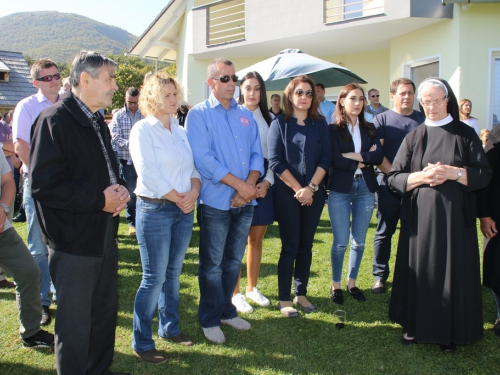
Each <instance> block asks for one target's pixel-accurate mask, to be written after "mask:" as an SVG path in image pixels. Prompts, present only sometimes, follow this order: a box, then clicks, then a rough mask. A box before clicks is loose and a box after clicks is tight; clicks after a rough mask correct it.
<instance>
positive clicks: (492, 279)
mask: <svg viewBox="0 0 500 375" xmlns="http://www.w3.org/2000/svg"><path fill="white" fill-rule="evenodd" d="M484 152H486V156H487V157H488V161H489V162H490V166H491V169H492V171H493V178H492V179H491V181H490V184H489V185H488V187H486V188H485V189H483V190H481V191H479V193H478V197H477V198H478V199H477V211H478V212H477V214H478V217H479V220H480V222H481V231H482V232H483V235H484V236H485V237H486V238H488V239H489V241H488V244H487V245H486V249H485V250H484V256H483V285H484V286H487V287H489V288H491V289H492V292H493V297H494V299H495V303H496V305H497V316H496V320H495V323H494V325H493V331H494V332H495V334H497V335H499V336H500V234H498V230H499V229H500V126H496V127H494V128H493V129H491V132H490V134H489V136H488V141H487V142H486V147H485V148H484Z"/></svg>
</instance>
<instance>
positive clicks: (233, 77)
mask: <svg viewBox="0 0 500 375" xmlns="http://www.w3.org/2000/svg"><path fill="white" fill-rule="evenodd" d="M212 79H216V80H219V81H221V82H222V83H228V82H229V80H231V79H232V80H233V82H238V76H237V75H236V74H233V75H232V76H227V75H226V76H220V77H219V78H212Z"/></svg>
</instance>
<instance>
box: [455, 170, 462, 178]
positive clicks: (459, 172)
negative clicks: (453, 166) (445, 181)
mask: <svg viewBox="0 0 500 375" xmlns="http://www.w3.org/2000/svg"><path fill="white" fill-rule="evenodd" d="M460 177H462V168H458V173H457V179H456V180H455V181H458V180H460Z"/></svg>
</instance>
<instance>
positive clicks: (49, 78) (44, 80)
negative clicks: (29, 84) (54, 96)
mask: <svg viewBox="0 0 500 375" xmlns="http://www.w3.org/2000/svg"><path fill="white" fill-rule="evenodd" d="M53 79H55V80H56V81H59V80H60V79H61V75H60V74H59V73H56V74H53V75H48V76H43V77H40V78H37V79H36V81H43V82H50V81H52V80H53Z"/></svg>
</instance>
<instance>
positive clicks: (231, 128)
mask: <svg viewBox="0 0 500 375" xmlns="http://www.w3.org/2000/svg"><path fill="white" fill-rule="evenodd" d="M186 131H187V136H188V140H189V144H190V146H191V149H192V150H193V156H194V163H195V165H196V168H197V169H198V172H199V173H200V174H201V182H202V183H201V192H200V197H199V203H202V204H206V205H208V206H210V207H213V208H216V209H219V210H229V209H230V206H231V199H232V198H233V196H234V193H235V192H236V190H234V189H233V188H232V187H230V186H228V185H226V184H224V183H221V182H220V180H221V179H222V178H224V177H225V176H226V175H227V174H228V173H231V174H232V175H234V176H236V177H238V178H239V179H241V180H243V181H245V180H246V179H247V178H248V174H249V173H250V171H258V172H259V174H260V175H262V174H263V173H264V157H263V155H262V147H261V145H260V138H259V128H258V126H257V123H256V122H255V120H254V118H253V114H252V112H250V110H248V109H247V108H245V107H244V106H241V105H238V104H237V103H236V101H235V100H234V99H231V103H230V105H229V109H226V108H224V106H222V104H221V103H220V102H219V101H218V100H217V99H216V98H215V96H214V95H213V94H212V95H210V97H209V98H208V99H207V100H205V101H204V102H202V103H199V104H197V105H196V106H194V107H193V108H192V109H191V110H190V111H189V112H188V115H187V118H186ZM252 205H256V202H255V200H253V201H252Z"/></svg>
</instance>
